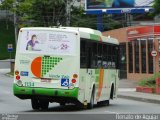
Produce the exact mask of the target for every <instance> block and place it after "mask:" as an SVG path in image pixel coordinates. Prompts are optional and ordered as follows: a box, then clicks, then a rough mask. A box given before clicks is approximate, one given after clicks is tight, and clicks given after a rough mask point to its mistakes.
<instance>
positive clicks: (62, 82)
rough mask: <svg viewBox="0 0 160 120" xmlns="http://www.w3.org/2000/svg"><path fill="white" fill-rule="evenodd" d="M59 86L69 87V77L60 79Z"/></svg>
mask: <svg viewBox="0 0 160 120" xmlns="http://www.w3.org/2000/svg"><path fill="white" fill-rule="evenodd" d="M61 86H64V87H69V79H63V78H62V79H61Z"/></svg>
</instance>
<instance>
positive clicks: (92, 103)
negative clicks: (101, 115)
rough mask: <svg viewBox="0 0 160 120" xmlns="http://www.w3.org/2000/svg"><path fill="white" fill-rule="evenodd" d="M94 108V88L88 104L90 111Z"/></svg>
mask: <svg viewBox="0 0 160 120" xmlns="http://www.w3.org/2000/svg"><path fill="white" fill-rule="evenodd" d="M93 107H94V88H93V90H92V95H91V100H90V103H89V104H88V109H92V108H93Z"/></svg>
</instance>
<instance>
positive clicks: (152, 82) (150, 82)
mask: <svg viewBox="0 0 160 120" xmlns="http://www.w3.org/2000/svg"><path fill="white" fill-rule="evenodd" d="M159 77H160V73H156V74H154V75H153V76H151V77H149V78H145V79H142V80H141V81H140V82H139V83H138V85H139V86H143V87H153V88H155V87H156V79H157V78H159Z"/></svg>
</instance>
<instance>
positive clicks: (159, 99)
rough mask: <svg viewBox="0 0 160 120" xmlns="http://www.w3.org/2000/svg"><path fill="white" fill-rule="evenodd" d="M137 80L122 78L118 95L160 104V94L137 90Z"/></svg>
mask: <svg viewBox="0 0 160 120" xmlns="http://www.w3.org/2000/svg"><path fill="white" fill-rule="evenodd" d="M136 86H137V81H134V80H120V81H119V90H118V97H119V98H125V99H131V100H137V101H142V102H149V103H156V104H160V95H157V94H148V93H141V92H136V89H135V88H136Z"/></svg>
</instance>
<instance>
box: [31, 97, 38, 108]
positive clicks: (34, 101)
mask: <svg viewBox="0 0 160 120" xmlns="http://www.w3.org/2000/svg"><path fill="white" fill-rule="evenodd" d="M31 105H32V109H33V110H38V109H39V108H40V106H39V100H38V99H36V98H33V99H31Z"/></svg>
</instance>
